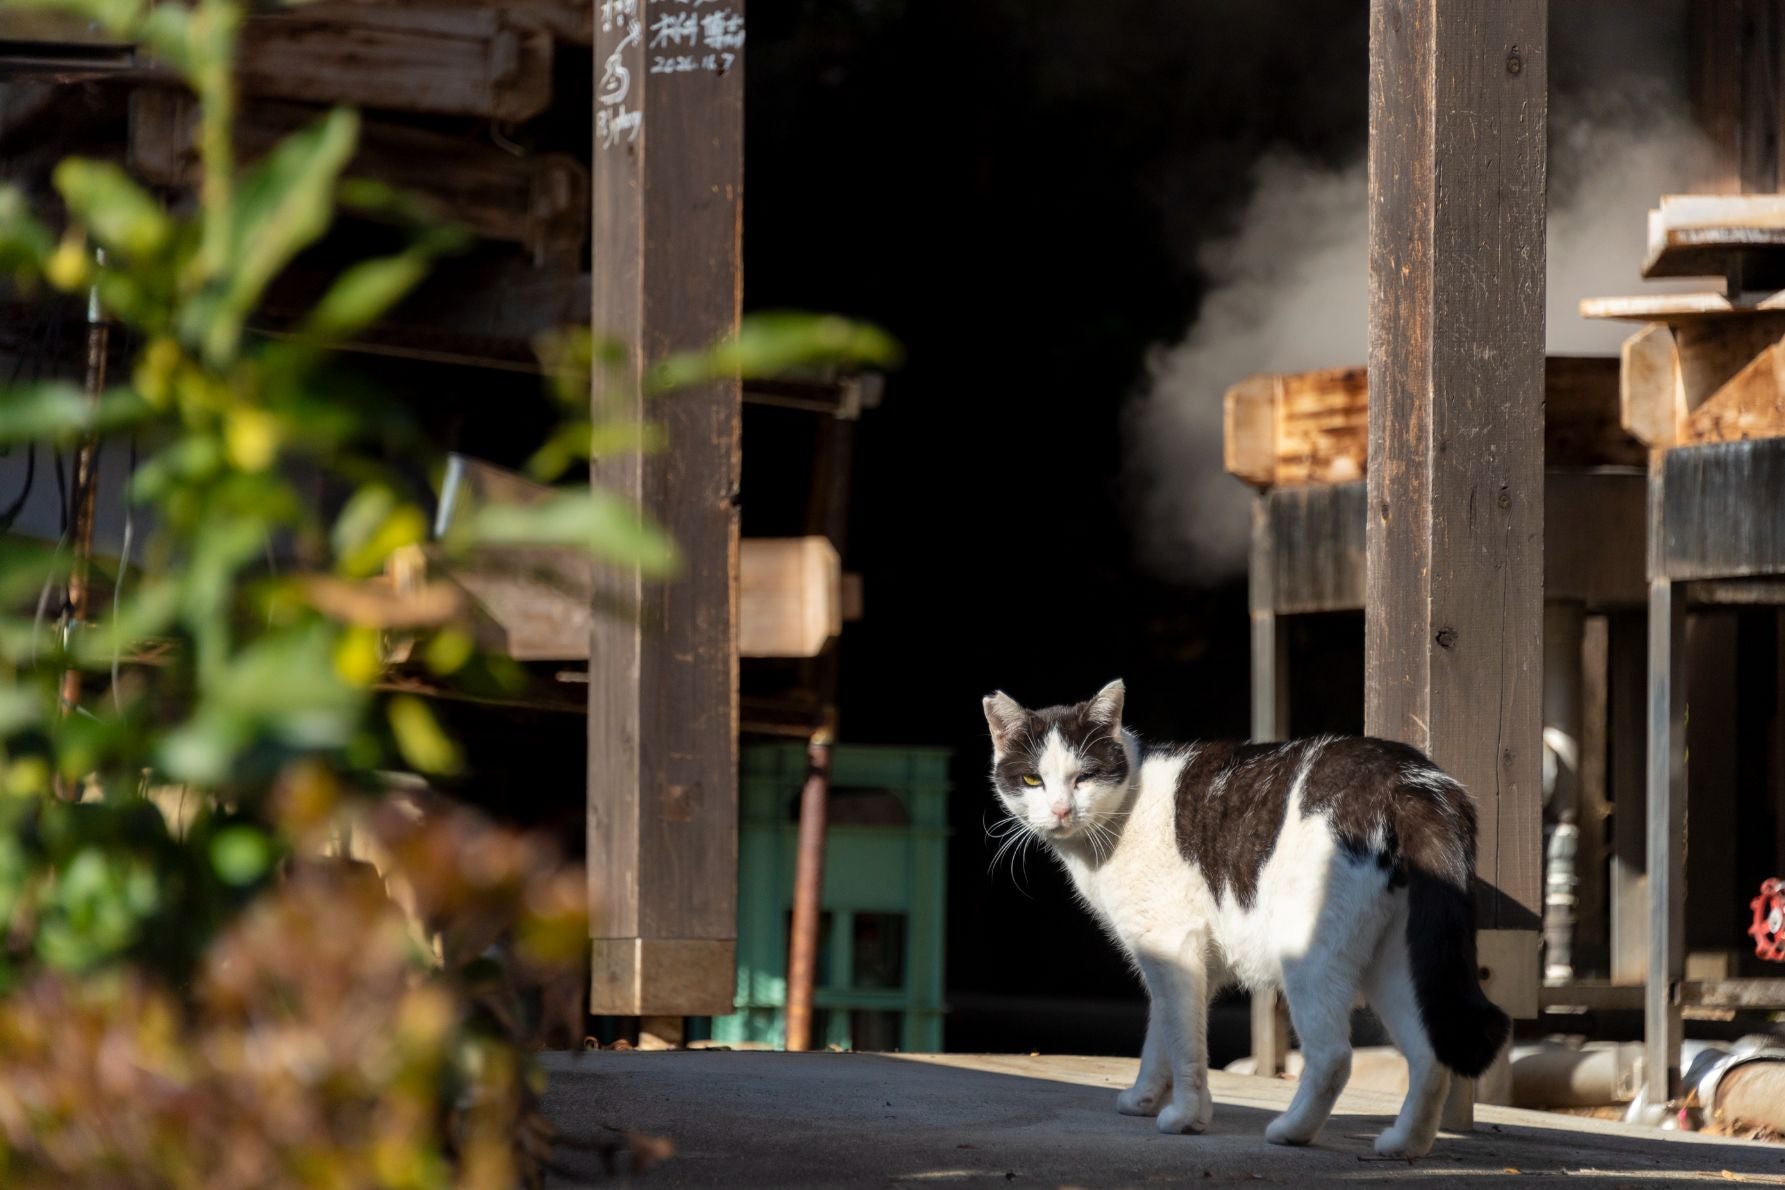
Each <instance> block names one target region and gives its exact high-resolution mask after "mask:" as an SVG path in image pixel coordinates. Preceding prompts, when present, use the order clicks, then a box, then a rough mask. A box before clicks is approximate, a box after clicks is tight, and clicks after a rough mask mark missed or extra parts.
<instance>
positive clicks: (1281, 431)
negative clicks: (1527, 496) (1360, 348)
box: [1223, 356, 1646, 487]
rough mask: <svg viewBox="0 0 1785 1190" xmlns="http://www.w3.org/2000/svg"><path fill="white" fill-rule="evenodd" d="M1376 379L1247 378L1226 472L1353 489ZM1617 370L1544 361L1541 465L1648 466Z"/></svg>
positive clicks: (1235, 390) (1364, 465)
mask: <svg viewBox="0 0 1785 1190" xmlns="http://www.w3.org/2000/svg"><path fill="white" fill-rule="evenodd" d="M1369 404H1370V401H1369V374H1368V372H1367V370H1366V369H1364V368H1323V369H1321V370H1319V371H1314V372H1291V373H1265V374H1260V375H1256V376H1248V377H1247V378H1246V379H1244V380H1242V381H1240V382H1239V383H1238V384H1236V385H1234V386H1233V387H1232V388H1230V389H1228V390H1227V395H1226V398H1225V401H1224V406H1223V415H1224V423H1223V425H1224V431H1225V441H1224V444H1223V452H1224V461H1225V464H1226V467H1227V470H1228V471H1229V472H1231V473H1232V474H1233V475H1236V476H1238V477H1239V478H1240V479H1243V480H1245V481H1246V482H1247V483H1250V484H1253V485H1255V486H1258V487H1294V486H1299V485H1302V484H1335V483H1348V482H1351V481H1353V480H1357V479H1361V478H1363V476H1364V475H1365V473H1366V472H1367V470H1368V459H1367V454H1368V447H1369V417H1370V414H1369ZM1618 418H1619V410H1618V361H1617V360H1615V359H1611V358H1609V357H1604V358H1602V357H1596V356H1550V357H1549V358H1548V359H1547V360H1545V362H1544V422H1543V427H1544V459H1545V461H1546V462H1547V463H1548V464H1549V465H1551V466H1558V467H1601V466H1631V467H1634V466H1641V465H1642V464H1643V462H1644V461H1645V458H1646V455H1645V452H1644V451H1643V449H1642V446H1641V445H1640V444H1639V443H1637V442H1636V441H1634V440H1633V439H1632V438H1631V437H1630V436H1629V434H1627V433H1626V432H1625V431H1624V429H1623V427H1621V426H1620V425H1619V420H1618Z"/></svg>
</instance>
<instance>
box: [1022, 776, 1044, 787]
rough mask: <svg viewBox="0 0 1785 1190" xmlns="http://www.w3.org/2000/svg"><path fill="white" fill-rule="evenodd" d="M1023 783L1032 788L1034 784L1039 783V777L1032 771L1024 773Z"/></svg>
mask: <svg viewBox="0 0 1785 1190" xmlns="http://www.w3.org/2000/svg"><path fill="white" fill-rule="evenodd" d="M1023 784H1024V785H1027V786H1029V787H1030V788H1031V789H1033V788H1034V787H1035V786H1037V785H1040V784H1041V778H1040V777H1037V776H1036V775H1035V774H1034V773H1024V774H1023Z"/></svg>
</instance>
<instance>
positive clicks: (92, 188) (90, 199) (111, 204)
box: [55, 157, 174, 261]
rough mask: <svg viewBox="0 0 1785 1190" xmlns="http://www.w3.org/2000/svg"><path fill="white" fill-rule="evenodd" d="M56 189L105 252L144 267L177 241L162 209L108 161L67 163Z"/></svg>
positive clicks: (78, 159) (60, 167)
mask: <svg viewBox="0 0 1785 1190" xmlns="http://www.w3.org/2000/svg"><path fill="white" fill-rule="evenodd" d="M55 184H56V190H57V191H58V192H59V193H60V194H61V195H62V201H63V202H65V203H67V204H68V213H69V214H70V215H72V216H73V217H74V218H76V219H78V220H80V221H81V222H82V223H84V224H86V227H87V230H88V231H89V232H90V233H91V234H92V236H93V238H94V239H95V240H97V241H99V244H100V246H101V247H103V248H105V249H106V250H107V251H110V252H116V253H119V254H121V255H123V256H126V257H129V258H132V259H135V260H139V261H140V260H143V259H145V258H147V257H150V256H153V255H154V254H155V253H157V252H159V251H161V250H162V249H163V248H165V247H166V246H167V244H168V242H169V241H170V240H172V239H173V232H174V225H173V221H172V220H171V219H169V218H168V217H167V215H166V214H165V213H164V212H163V211H162V210H161V204H160V203H158V202H156V201H155V199H153V198H152V197H150V196H149V194H148V192H147V191H145V190H143V188H142V187H140V186H138V185H137V184H136V183H135V182H133V181H131V180H130V177H129V176H128V175H127V174H125V172H124V171H123V170H122V169H119V168H118V167H117V166H116V165H114V164H113V163H111V162H109V161H92V160H89V159H87V158H84V157H65V158H63V160H62V162H61V164H59V165H57V166H56V172H55Z"/></svg>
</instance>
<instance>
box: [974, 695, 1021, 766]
mask: <svg viewBox="0 0 1785 1190" xmlns="http://www.w3.org/2000/svg"><path fill="white" fill-rule="evenodd" d="M1028 719H1029V712H1027V711H1025V710H1023V708H1022V704H1020V703H1018V702H1017V700H1016V699H1014V698H1012V697H1010V695H1008V694H1006V693H1004V691H1002V690H1000V691H998V692H997V693H996V694H988V695H986V697H985V721H986V726H988V727H990V728H991V729H992V750H993V751H994V752H996V753H998V754H999V755H1000V756H1002V755H1003V754H1004V749H1005V748H1006V747H1007V746H1008V745H1009V743H1010V739H1011V737H1012V736H1014V735H1016V733H1017V732H1019V731H1021V730H1022V728H1023V725H1024V724H1025V723H1026V722H1027V721H1028Z"/></svg>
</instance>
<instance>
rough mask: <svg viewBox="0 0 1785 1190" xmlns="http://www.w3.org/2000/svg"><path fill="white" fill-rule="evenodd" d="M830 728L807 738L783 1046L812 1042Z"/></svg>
mask: <svg viewBox="0 0 1785 1190" xmlns="http://www.w3.org/2000/svg"><path fill="white" fill-rule="evenodd" d="M831 735H832V733H831V729H830V728H829V727H821V728H819V729H818V730H817V731H815V732H813V733H812V737H811V739H810V740H809V741H807V744H806V783H805V784H804V785H803V786H801V787H800V830H799V845H798V849H797V851H796V858H795V860H794V870H793V923H792V926H791V927H790V929H789V930H788V937H787V1048H788V1050H789V1051H799V1050H807V1049H811V1048H812V989H813V988H814V986H815V985H816V984H817V976H818V922H819V914H820V913H821V911H822V908H823V905H822V901H823V893H824V832H825V825H826V818H827V816H828V812H829V805H828V803H829V798H830V782H831Z"/></svg>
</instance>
